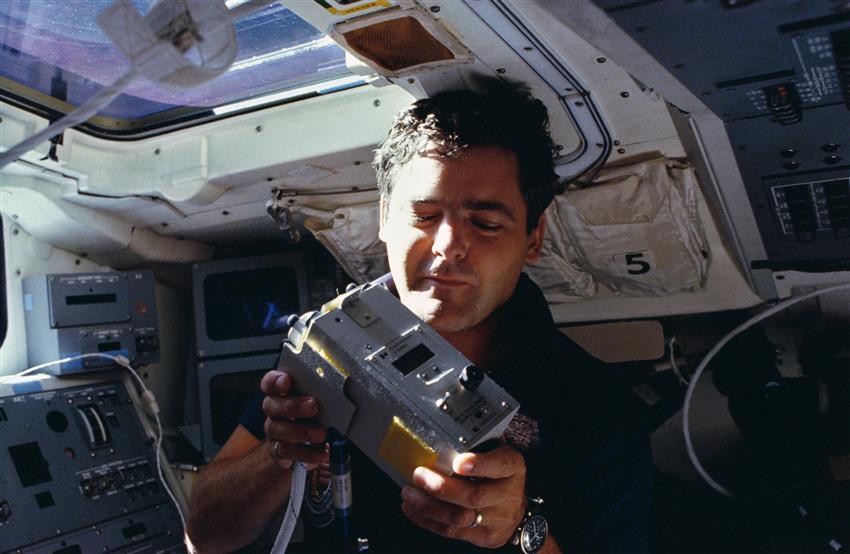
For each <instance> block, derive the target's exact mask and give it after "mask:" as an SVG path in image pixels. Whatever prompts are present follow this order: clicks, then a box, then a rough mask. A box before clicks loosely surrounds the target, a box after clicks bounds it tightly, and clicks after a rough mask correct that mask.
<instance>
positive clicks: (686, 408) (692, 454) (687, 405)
mask: <svg viewBox="0 0 850 554" xmlns="http://www.w3.org/2000/svg"><path fill="white" fill-rule="evenodd" d="M839 290H850V283H847V284H844V285H835V286H831V287H827V288H823V289H818V290H815V291H812V292H809V293H806V294H804V295H802V296H798V297H796V298H789V299H787V300H783V301H782V302H780V303H778V304H777V305H776V306H774V307H772V308H770V309H768V310H765V311H763V312H762V313H760V314H758V315H756V316H754V317H752V318H750V319H748V320H747V321H745V322H744V323H742V324H740V325H738V326H737V327H735V328H734V329H732V331H730V332H729V333H728V334H727V335H726V336H725V337H723V338H722V339H720V342H718V343H717V344H715V345H714V348H712V349H711V350H709V351H708V353H707V354H706V355H705V356H704V357H703V359H702V361H701V362H700V363H699V365H698V366H697V369H696V371H694V374H693V375H692V376H691V382H690V384H689V385H688V390H687V392H686V393H685V402H684V404H683V406H682V432H683V433H684V435H685V447H686V448H687V450H688V458H690V460H691V463H692V464H693V466H694V469H696V470H697V473H699V475H700V477H702V479H703V480H704V481H705V482H706V483H707V484H708V486H710V487H711V488H713V489H714V490H716V491H717V492H719V493H720V494H723V495H725V496H729V497H731V496H733V494H732V493H731V492H730V491H729V490H728V489H727V488H726V487H724V486H723V485H721V484H720V483H718V482H717V481H715V480H714V479H713V478H712V477H711V475H709V474H708V472H707V471H706V470H705V468H703V467H702V464H701V463H700V461H699V458H697V454H696V451H695V450H694V445H693V442H692V441H691V432H690V430H689V428H688V420H689V419H690V412H691V399H692V398H693V395H694V390H695V389H696V385H697V381H699V378H700V376H701V375H702V372H703V371H704V370H705V368H706V366H708V363H709V362H710V361H711V360H712V358H714V356H716V355H717V353H718V352H720V350H721V349H722V348H723V347H724V346H726V344H727V343H728V342H729V341H730V340H732V339H733V338H735V337H736V336H738V335H739V334H741V333H742V332H744V331H746V330H747V329H749V328H750V327H752V326H753V325H755V324H756V323H758V322H760V321H763V320H765V319H767V318H769V317H770V316H772V315H774V314H776V313H778V312H781V311H782V310H785V309H786V308H788V307H790V306H793V305H794V304H797V303H799V302H802V301H803V300H808V299H809V298H814V297H816V296H820V295H822V294H827V293H830V292H835V291H839Z"/></svg>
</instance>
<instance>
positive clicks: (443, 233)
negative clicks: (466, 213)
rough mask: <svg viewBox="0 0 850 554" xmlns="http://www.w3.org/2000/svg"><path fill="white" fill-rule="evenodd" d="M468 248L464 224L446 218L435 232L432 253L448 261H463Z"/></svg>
mask: <svg viewBox="0 0 850 554" xmlns="http://www.w3.org/2000/svg"><path fill="white" fill-rule="evenodd" d="M468 246H469V245H468V244H467V238H466V234H465V232H464V230H463V223H462V222H460V221H452V220H450V219H449V218H444V219H443V220H442V221H441V222H440V224H439V225H438V226H437V227H436V229H435V231H434V242H433V244H432V245H431V251H432V252H433V253H434V254H435V255H436V256H440V257H443V258H445V259H447V260H462V259H463V258H465V257H466V252H467V248H468Z"/></svg>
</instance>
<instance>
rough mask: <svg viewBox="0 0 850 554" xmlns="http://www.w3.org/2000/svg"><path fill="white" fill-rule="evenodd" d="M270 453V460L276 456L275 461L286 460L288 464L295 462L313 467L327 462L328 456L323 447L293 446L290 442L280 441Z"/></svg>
mask: <svg viewBox="0 0 850 554" xmlns="http://www.w3.org/2000/svg"><path fill="white" fill-rule="evenodd" d="M275 450H276V452H275ZM271 452H272V458H274V457H275V454H276V455H277V456H276V457H277V459H279V460H281V461H283V460H288V461H290V462H292V461H296V462H301V463H303V464H315V465H318V464H322V463H325V462H327V461H328V455H327V453H326V452H325V449H324V448H323V447H319V446H312V445H307V444H294V443H291V442H283V441H281V442H280V445H279V446H278V447H277V448H276V449H273V450H272V451H271ZM290 465H291V464H290Z"/></svg>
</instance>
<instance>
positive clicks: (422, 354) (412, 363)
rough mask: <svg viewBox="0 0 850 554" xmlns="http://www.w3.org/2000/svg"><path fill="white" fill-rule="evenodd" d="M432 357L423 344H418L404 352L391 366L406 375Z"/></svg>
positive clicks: (431, 353)
mask: <svg viewBox="0 0 850 554" xmlns="http://www.w3.org/2000/svg"><path fill="white" fill-rule="evenodd" d="M433 357H434V353H433V352H431V351H430V350H429V349H428V347H427V346H425V345H424V344H420V345H418V346H416V347H414V348H411V349H410V350H408V351H407V352H405V353H404V354H403V355H402V356H401V357H399V358H398V359H397V360H396V361H394V362H393V365H394V366H395V367H396V369H397V370H399V371H401V372H402V373H404V374H405V375H407V374H408V373H410V372H411V371H413V370H414V369H416V368H417V367H419V366H421V365H422V364H424V363H425V362H427V361H428V360H430V359H431V358H433Z"/></svg>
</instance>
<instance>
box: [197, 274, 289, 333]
mask: <svg viewBox="0 0 850 554" xmlns="http://www.w3.org/2000/svg"><path fill="white" fill-rule="evenodd" d="M298 298H299V296H298V278H297V276H296V273H295V270H294V269H293V268H291V267H270V268H264V269H252V270H246V271H231V272H228V273H217V274H214V275H210V276H209V277H207V278H206V279H205V280H204V311H205V317H206V327H207V336H208V337H209V338H210V339H212V340H231V339H243V338H248V337H259V336H265V335H276V334H282V333H284V332H285V331H286V329H287V325H286V319H287V317H288V316H290V315H292V314H300V312H301V306H300V305H299V302H298Z"/></svg>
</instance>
